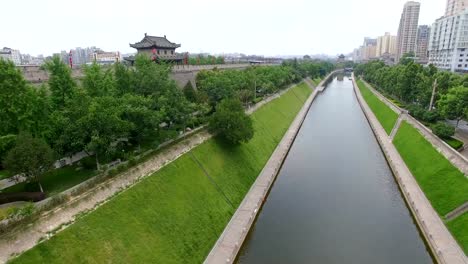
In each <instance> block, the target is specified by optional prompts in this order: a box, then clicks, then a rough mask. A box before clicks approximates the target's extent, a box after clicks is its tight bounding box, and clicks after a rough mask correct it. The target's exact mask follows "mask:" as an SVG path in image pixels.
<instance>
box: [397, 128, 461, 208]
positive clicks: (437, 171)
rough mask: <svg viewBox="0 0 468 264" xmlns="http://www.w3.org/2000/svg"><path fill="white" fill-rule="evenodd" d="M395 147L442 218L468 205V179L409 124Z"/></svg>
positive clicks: (399, 131)
mask: <svg viewBox="0 0 468 264" xmlns="http://www.w3.org/2000/svg"><path fill="white" fill-rule="evenodd" d="M394 144H395V146H396V148H397V149H398V152H400V155H401V156H402V158H403V160H404V161H405V163H406V165H407V166H408V168H409V169H410V170H411V173H412V174H413V175H414V177H415V178H416V180H417V181H418V183H419V185H420V186H421V188H422V189H423V191H424V193H425V194H426V197H427V198H428V199H429V200H430V201H431V203H432V206H434V208H435V209H436V211H437V212H438V213H439V215H441V216H444V215H445V214H447V213H449V212H450V211H452V210H453V209H455V208H457V207H458V206H460V205H462V204H463V203H464V202H466V201H468V180H467V179H466V178H465V176H464V175H463V174H462V173H461V172H460V171H459V170H458V169H457V168H455V167H454V166H453V165H452V164H451V163H450V162H449V161H448V160H447V159H446V158H445V157H444V156H442V154H440V153H439V152H437V150H436V149H434V147H433V146H432V145H431V143H429V142H428V141H427V140H426V139H425V138H424V137H423V136H422V135H421V134H419V132H418V131H417V130H416V129H415V128H413V127H412V126H411V125H409V124H408V123H406V121H405V122H403V123H402V125H401V127H400V129H399V130H398V133H397V135H396V137H395V140H394Z"/></svg>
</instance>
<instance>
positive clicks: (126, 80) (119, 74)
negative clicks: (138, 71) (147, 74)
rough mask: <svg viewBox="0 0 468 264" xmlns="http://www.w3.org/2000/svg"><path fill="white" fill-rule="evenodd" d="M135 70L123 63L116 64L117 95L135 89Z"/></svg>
mask: <svg viewBox="0 0 468 264" xmlns="http://www.w3.org/2000/svg"><path fill="white" fill-rule="evenodd" d="M132 74H133V71H132V70H130V69H129V68H128V67H127V66H125V65H124V64H122V63H115V64H114V79H115V91H116V94H117V95H123V94H126V93H131V92H134V91H133V85H132V82H133V80H132V76H133V75H132Z"/></svg>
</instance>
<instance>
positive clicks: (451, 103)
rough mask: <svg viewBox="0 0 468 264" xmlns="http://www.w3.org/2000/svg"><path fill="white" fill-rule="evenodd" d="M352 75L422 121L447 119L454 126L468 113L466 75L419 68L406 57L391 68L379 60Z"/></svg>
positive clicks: (364, 65)
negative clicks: (359, 77) (402, 106)
mask: <svg viewBox="0 0 468 264" xmlns="http://www.w3.org/2000/svg"><path fill="white" fill-rule="evenodd" d="M354 72H355V74H356V75H361V76H362V77H363V78H364V79H365V80H366V81H368V82H369V83H371V84H373V85H374V86H375V87H376V88H378V89H379V90H380V91H382V92H383V93H384V94H386V95H387V96H389V97H391V98H393V99H395V100H398V101H399V102H400V103H402V104H403V105H405V107H406V108H408V109H409V110H410V112H411V114H412V115H413V116H415V117H416V118H418V119H420V120H422V121H424V122H428V123H434V122H436V121H438V120H442V119H451V120H457V125H458V121H460V120H461V119H463V118H465V116H466V115H467V114H468V112H467V111H468V75H459V74H456V73H451V72H447V71H439V70H437V68H436V67H434V66H433V65H429V66H428V67H423V66H422V65H420V64H417V63H414V62H413V60H411V59H409V58H406V57H404V58H403V59H402V60H401V62H400V63H399V64H398V65H395V66H386V65H385V64H384V63H383V62H381V61H373V62H369V63H367V64H360V65H358V66H356V67H355V69H354ZM431 102H432V105H431Z"/></svg>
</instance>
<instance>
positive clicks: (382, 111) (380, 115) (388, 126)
mask: <svg viewBox="0 0 468 264" xmlns="http://www.w3.org/2000/svg"><path fill="white" fill-rule="evenodd" d="M357 84H358V87H359V90H361V93H362V96H363V97H364V100H366V102H367V104H368V105H369V107H370V108H371V109H372V112H374V114H375V116H376V117H377V119H378V120H379V122H380V124H382V126H383V128H384V129H385V131H386V132H387V134H389V135H390V133H391V132H392V129H393V126H394V125H395V122H396V120H397V119H398V114H397V113H395V112H393V110H392V109H390V108H389V107H388V106H387V105H386V104H385V103H383V102H382V101H380V100H379V98H377V96H375V95H374V94H373V93H372V92H371V91H370V90H369V89H368V88H367V87H366V86H365V85H364V83H363V82H362V81H361V80H358V81H357Z"/></svg>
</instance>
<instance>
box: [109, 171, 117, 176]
mask: <svg viewBox="0 0 468 264" xmlns="http://www.w3.org/2000/svg"><path fill="white" fill-rule="evenodd" d="M107 175H109V176H111V177H112V176H115V175H117V169H110V170H109V171H108V172H107Z"/></svg>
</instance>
